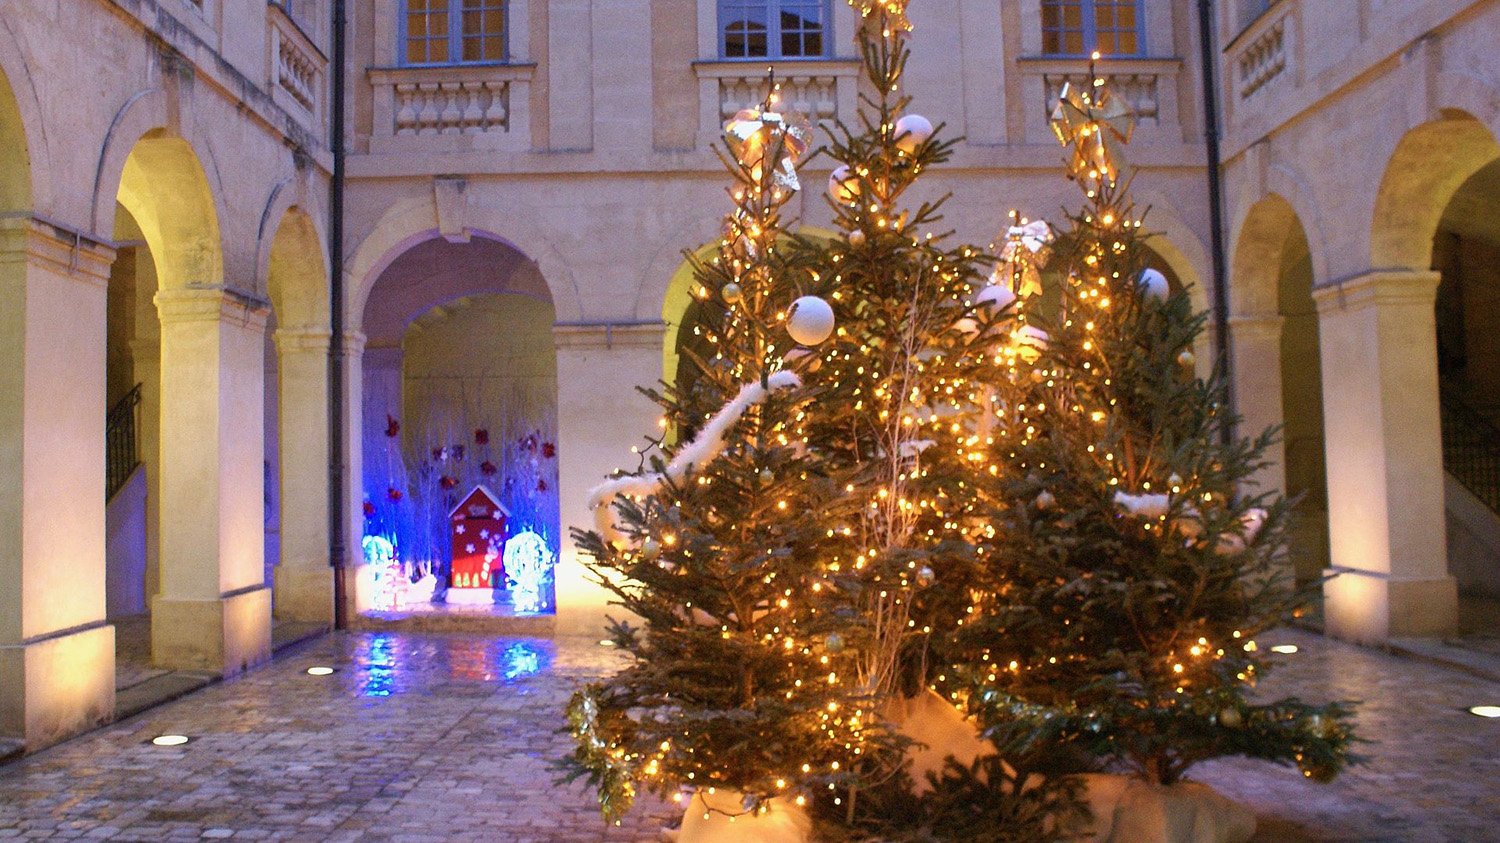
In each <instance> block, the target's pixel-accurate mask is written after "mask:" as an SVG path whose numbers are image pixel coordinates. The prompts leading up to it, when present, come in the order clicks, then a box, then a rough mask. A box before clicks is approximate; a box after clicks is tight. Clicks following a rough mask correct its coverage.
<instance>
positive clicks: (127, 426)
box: [104, 384, 141, 500]
mask: <svg viewBox="0 0 1500 843" xmlns="http://www.w3.org/2000/svg"><path fill="white" fill-rule="evenodd" d="M140 464H141V385H140V384H136V385H135V388H134V389H132V390H130V391H129V392H127V393H125V397H124V398H121V399H120V400H119V401H116V402H115V406H114V407H112V408H110V411H109V414H108V415H106V416H105V417H104V499H105V500H109V499H110V498H112V497H114V496H115V492H118V491H120V487H121V486H124V485H125V481H127V480H129V479H130V475H131V472H133V471H135V467H136V466H138V465H140Z"/></svg>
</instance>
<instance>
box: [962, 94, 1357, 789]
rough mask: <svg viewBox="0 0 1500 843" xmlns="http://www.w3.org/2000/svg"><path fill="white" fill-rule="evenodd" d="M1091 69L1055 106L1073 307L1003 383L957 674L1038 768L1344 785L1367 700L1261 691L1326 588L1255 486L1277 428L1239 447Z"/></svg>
mask: <svg viewBox="0 0 1500 843" xmlns="http://www.w3.org/2000/svg"><path fill="white" fill-rule="evenodd" d="M1090 80H1091V81H1092V85H1086V86H1083V87H1081V88H1080V87H1077V86H1071V85H1070V86H1069V87H1067V88H1066V89H1065V90H1064V91H1063V94H1062V97H1061V99H1060V101H1059V103H1058V104H1057V108H1056V111H1055V113H1054V115H1053V118H1052V120H1053V128H1054V130H1055V132H1056V134H1057V135H1058V138H1059V140H1060V141H1061V142H1062V143H1063V144H1064V145H1066V146H1067V147H1068V149H1069V155H1070V158H1069V170H1070V173H1071V175H1072V177H1073V178H1074V179H1076V180H1077V182H1078V183H1079V185H1080V186H1081V187H1082V188H1083V190H1084V193H1085V197H1086V204H1085V206H1084V208H1083V209H1082V210H1081V211H1079V212H1077V213H1076V214H1072V215H1071V216H1070V220H1069V221H1070V226H1069V227H1068V228H1067V230H1066V231H1064V232H1063V233H1062V234H1061V236H1060V237H1059V238H1058V241H1057V243H1056V256H1055V257H1054V260H1053V263H1052V266H1051V267H1050V268H1051V269H1052V270H1056V271H1057V272H1058V275H1059V276H1060V280H1059V287H1060V291H1059V293H1060V301H1059V302H1058V303H1057V304H1056V305H1053V304H1051V303H1050V301H1049V300H1048V299H1044V298H1043V297H1023V298H1022V300H1021V302H1020V303H1019V304H1018V310H1019V315H1018V318H1019V319H1021V320H1022V321H1024V322H1025V323H1026V325H1027V329H1026V330H1028V331H1029V332H1030V335H1031V337H1032V346H1033V347H1032V349H1031V350H1030V351H1029V353H1028V354H1029V356H1031V357H1032V358H1033V360H1034V362H1032V363H1031V364H1030V365H1027V366H1024V367H1021V368H1019V369H1018V370H1017V372H1016V376H1015V377H1013V378H1010V379H1008V380H1006V381H1004V382H1001V384H1000V386H999V392H1000V398H999V400H1000V402H1001V403H1002V404H1003V405H1004V412H1003V414H1002V417H1001V420H1000V426H999V427H1000V429H999V430H998V432H997V435H996V436H995V438H994V444H993V445H992V446H991V448H990V449H989V453H988V454H987V461H989V462H991V463H993V464H994V465H995V466H996V473H995V481H994V483H993V484H991V490H992V493H993V498H992V499H991V505H992V511H991V513H990V516H989V517H990V520H991V521H992V523H993V525H994V527H995V532H994V536H993V538H991V539H990V540H989V541H988V542H987V545H986V549H987V552H986V553H984V554H983V557H984V562H983V564H979V565H976V566H974V567H972V568H970V569H968V570H967V572H966V575H965V577H963V578H962V579H961V580H960V581H959V582H957V583H956V584H955V587H956V588H957V589H959V590H961V592H962V594H961V595H960V596H958V597H957V598H956V599H959V600H965V599H966V600H967V602H969V603H970V606H971V607H972V610H971V611H967V618H966V620H965V622H964V623H962V625H959V626H955V628H954V629H953V630H952V633H951V634H950V635H948V636H946V640H945V641H944V643H943V645H942V648H941V649H942V652H943V656H944V657H945V659H946V661H947V664H946V665H945V666H944V669H943V671H942V674H941V678H942V680H943V683H942V684H943V686H944V689H945V690H946V691H947V692H948V693H949V694H950V695H951V696H952V697H953V698H955V699H958V700H961V701H963V702H966V703H967V705H968V708H969V709H970V710H971V711H973V712H975V713H976V714H978V716H979V718H980V721H981V722H982V723H983V724H984V725H985V727H986V729H987V733H988V734H989V735H991V736H992V737H994V738H995V739H996V741H997V743H999V744H1001V745H1003V746H1008V747H1011V748H1012V750H1013V751H1014V752H1016V756H1017V759H1018V760H1021V761H1024V762H1026V763H1042V762H1043V761H1046V760H1050V762H1051V763H1054V764H1057V763H1062V762H1060V761H1059V759H1063V758H1066V757H1067V756H1068V755H1069V753H1068V751H1069V750H1072V751H1074V756H1073V760H1074V761H1075V762H1076V761H1077V760H1078V759H1077V756H1078V755H1079V754H1080V753H1077V752H1076V751H1077V750H1082V751H1083V753H1082V754H1083V755H1085V756H1087V757H1093V758H1096V759H1099V760H1100V761H1102V762H1105V763H1113V764H1117V765H1123V766H1124V767H1126V768H1128V769H1130V770H1132V771H1134V772H1136V773H1138V774H1139V775H1140V776H1141V777H1143V778H1145V779H1148V780H1150V781H1152V782H1156V783H1160V784H1171V783H1173V782H1175V781H1177V780H1179V779H1180V778H1181V777H1182V776H1183V774H1184V773H1185V772H1186V771H1187V770H1188V769H1189V768H1190V767H1191V766H1192V765H1193V764H1194V763H1196V762H1198V761H1202V760H1205V759H1209V758H1214V757H1218V756H1225V755H1241V756H1248V757H1254V758H1263V759H1268V760H1272V761H1278V762H1286V763H1294V764H1296V765H1297V766H1298V767H1299V768H1300V769H1301V770H1302V771H1303V772H1304V773H1305V774H1306V775H1307V776H1309V777H1312V778H1316V779H1319V780H1326V779H1328V778H1331V777H1332V776H1333V775H1335V774H1336V773H1337V772H1338V771H1339V769H1340V768H1342V767H1343V766H1344V765H1345V763H1346V762H1347V761H1348V758H1349V756H1348V750H1349V745H1350V741H1351V735H1350V731H1349V724H1348V719H1349V715H1350V710H1349V708H1348V707H1347V706H1345V705H1341V704H1334V705H1321V706H1319V705H1309V704H1306V703H1303V702H1301V701H1299V700H1296V699H1283V700H1279V701H1275V702H1252V701H1251V694H1252V690H1253V689H1254V687H1255V685H1256V682H1257V680H1258V679H1260V678H1261V677H1262V676H1263V675H1265V673H1266V672H1267V670H1268V669H1269V667H1270V664H1269V663H1268V661H1267V659H1266V654H1265V653H1263V652H1261V650H1260V649H1259V647H1258V646H1257V643H1256V638H1257V636H1259V635H1261V634H1262V633H1264V632H1266V631H1267V630H1269V629H1272V628H1274V627H1276V626H1278V625H1281V624H1284V623H1286V622H1288V621H1289V620H1290V619H1291V618H1292V617H1293V615H1294V614H1295V613H1296V612H1298V611H1299V609H1300V607H1301V606H1302V605H1303V604H1304V602H1305V601H1306V599H1307V598H1308V594H1307V593H1306V592H1299V591H1297V590H1295V589H1294V588H1293V587H1292V584H1291V583H1290V582H1289V581H1288V580H1287V579H1286V578H1285V577H1284V576H1283V575H1282V571H1283V570H1285V558H1284V557H1285V553H1286V540H1285V532H1284V531H1285V522H1286V516H1287V511H1288V507H1287V503H1286V501H1284V500H1283V499H1281V498H1280V497H1279V496H1278V495H1277V494H1275V493H1273V492H1266V493H1260V494H1257V493H1256V492H1255V491H1254V487H1253V484H1252V480H1251V478H1252V476H1253V475H1254V474H1255V472H1256V471H1257V470H1258V469H1259V468H1260V467H1261V466H1262V465H1263V464H1264V462H1265V456H1264V454H1265V452H1266V449H1267V447H1268V446H1269V445H1270V444H1271V443H1272V441H1273V438H1272V434H1271V433H1269V432H1268V433H1265V434H1261V435H1259V436H1257V437H1256V438H1254V439H1245V438H1240V437H1237V436H1236V435H1235V433H1234V425H1235V419H1234V417H1233V416H1232V415H1231V413H1230V411H1229V407H1228V400H1227V389H1226V385H1225V382H1224V379H1223V377H1222V375H1221V373H1219V372H1217V371H1216V372H1215V373H1214V374H1213V375H1212V376H1210V377H1209V378H1207V379H1206V380H1202V379H1198V378H1196V377H1195V376H1194V372H1193V368H1194V362H1195V361H1194V359H1193V352H1192V350H1191V349H1192V347H1193V342H1194V340H1195V338H1197V337H1198V335H1199V334H1200V333H1201V332H1202V330H1203V327H1204V317H1203V316H1202V315H1199V314H1195V313H1194V312H1193V310H1192V307H1191V304H1190V301H1189V297H1188V294H1187V292H1186V291H1183V290H1171V289H1169V285H1168V281H1167V279H1166V278H1165V277H1164V276H1163V275H1162V274H1161V273H1160V272H1157V271H1155V270H1151V269H1147V268H1146V255H1147V245H1146V241H1147V238H1148V236H1149V235H1147V234H1146V233H1145V231H1144V229H1143V227H1142V226H1143V219H1142V217H1143V216H1144V214H1143V213H1142V212H1141V211H1139V210H1138V209H1137V208H1136V207H1134V205H1133V204H1132V203H1131V200H1130V198H1129V190H1128V186H1129V178H1128V177H1127V176H1126V175H1125V173H1126V169H1127V168H1126V166H1125V163H1124V159H1123V146H1124V144H1125V143H1126V142H1128V140H1129V137H1130V133H1131V115H1130V113H1129V109H1128V108H1127V107H1126V106H1125V105H1124V103H1123V102H1122V101H1121V100H1119V99H1118V98H1116V97H1115V96H1113V95H1112V94H1111V93H1110V91H1109V90H1108V87H1107V86H1106V85H1105V84H1104V80H1103V79H1100V78H1098V77H1097V76H1095V75H1094V73H1093V68H1092V66H1091V67H1090ZM1014 257H1015V258H1016V261H1017V265H1018V269H1017V272H1018V273H1020V272H1023V271H1026V270H1027V267H1023V266H1019V264H1027V263H1029V262H1031V261H1032V259H1033V258H1032V256H1031V255H1029V254H1028V250H1017V251H1016V252H1015V253H1014ZM1032 269H1034V267H1033V268H1032ZM1044 301H1049V303H1048V304H1046V305H1044V304H1043V302H1044Z"/></svg>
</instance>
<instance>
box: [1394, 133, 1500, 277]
mask: <svg viewBox="0 0 1500 843" xmlns="http://www.w3.org/2000/svg"><path fill="white" fill-rule="evenodd" d="M1440 113H1441V115H1442V116H1441V117H1440V118H1439V119H1436V120H1431V121H1428V122H1426V123H1423V124H1421V125H1419V126H1416V127H1415V128H1413V129H1411V130H1409V131H1408V132H1407V133H1406V134H1405V135H1403V136H1402V137H1401V140H1400V141H1399V142H1398V143H1397V144H1396V148H1395V150H1394V151H1393V152H1392V153H1391V156H1390V159H1389V161H1388V163H1387V164H1386V168H1385V172H1384V174H1383V175H1382V176H1381V179H1380V186H1379V189H1378V190H1377V192H1376V195H1375V208H1374V214H1373V218H1372V220H1371V224H1370V265H1371V266H1372V267H1374V268H1377V269H1414V270H1425V269H1428V268H1429V267H1430V266H1431V262H1432V238H1433V237H1434V236H1435V235H1436V234H1437V231H1438V226H1439V224H1440V223H1441V221H1442V217H1443V212H1444V211H1445V210H1447V207H1448V203H1449V202H1450V201H1451V200H1452V199H1453V196H1454V194H1455V193H1457V192H1458V189H1459V187H1461V186H1462V185H1463V183H1464V182H1466V181H1468V179H1469V177H1470V176H1472V175H1474V174H1475V173H1476V172H1478V171H1479V169H1480V168H1481V167H1483V166H1484V165H1486V164H1488V163H1490V162H1491V161H1493V160H1495V159H1496V158H1500V144H1497V143H1496V141H1495V135H1494V134H1493V133H1492V132H1491V131H1490V128H1489V127H1488V126H1486V125H1485V124H1484V123H1483V122H1481V121H1480V120H1479V119H1478V118H1476V117H1475V116H1474V115H1472V114H1470V113H1468V112H1466V111H1460V110H1458V109H1444V110H1442V111H1441V112H1440Z"/></svg>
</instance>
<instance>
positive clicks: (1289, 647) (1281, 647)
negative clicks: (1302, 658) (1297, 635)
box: [1271, 644, 1297, 656]
mask: <svg viewBox="0 0 1500 843" xmlns="http://www.w3.org/2000/svg"><path fill="white" fill-rule="evenodd" d="M1271 652H1273V653H1282V654H1284V655H1288V656H1290V655H1291V654H1292V653H1295V652H1297V645H1296V644H1277V645H1276V646H1275V647H1272V648H1271Z"/></svg>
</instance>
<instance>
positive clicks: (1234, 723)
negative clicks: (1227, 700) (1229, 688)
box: [1219, 706, 1245, 729]
mask: <svg viewBox="0 0 1500 843" xmlns="http://www.w3.org/2000/svg"><path fill="white" fill-rule="evenodd" d="M1219 722H1220V723H1223V724H1224V725H1225V726H1228V727H1229V728H1231V729H1238V728H1239V727H1241V726H1243V725H1245V718H1244V717H1243V716H1242V715H1241V714H1240V710H1239V709H1237V708H1235V707H1233V706H1230V707H1229V708H1226V709H1224V710H1223V711H1221V712H1219Z"/></svg>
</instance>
